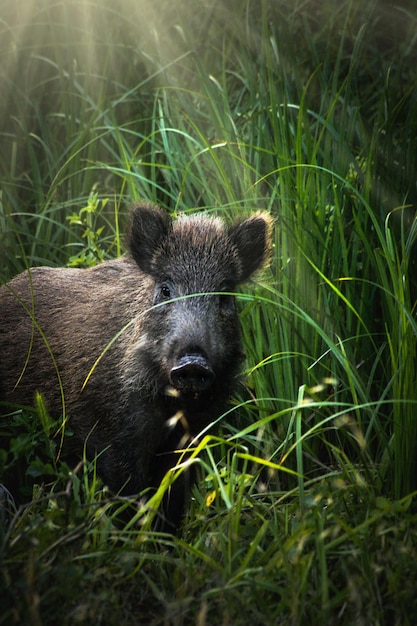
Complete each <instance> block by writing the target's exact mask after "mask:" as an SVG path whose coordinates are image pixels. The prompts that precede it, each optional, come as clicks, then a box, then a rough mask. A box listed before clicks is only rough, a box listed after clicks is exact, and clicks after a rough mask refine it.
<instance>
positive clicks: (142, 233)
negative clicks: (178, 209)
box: [127, 204, 172, 274]
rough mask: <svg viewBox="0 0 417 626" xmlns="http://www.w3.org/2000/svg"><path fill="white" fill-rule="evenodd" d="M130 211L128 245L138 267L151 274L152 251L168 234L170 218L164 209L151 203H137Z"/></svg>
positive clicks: (153, 251) (170, 223)
mask: <svg viewBox="0 0 417 626" xmlns="http://www.w3.org/2000/svg"><path fill="white" fill-rule="evenodd" d="M131 211H132V212H131V222H130V228H129V229H128V241H127V243H128V247H129V250H130V253H131V255H132V256H133V258H134V260H135V261H136V263H137V264H138V266H139V267H140V269H141V270H142V271H143V272H146V273H147V274H151V273H152V259H153V256H154V253H155V251H156V249H157V248H158V247H159V246H160V245H161V243H162V241H163V240H164V239H165V237H166V236H167V235H168V233H169V231H170V229H171V226H172V220H171V217H170V215H169V214H168V213H167V212H166V211H164V210H163V209H161V208H159V207H157V206H154V205H151V204H137V205H135V206H133V207H132V210H131Z"/></svg>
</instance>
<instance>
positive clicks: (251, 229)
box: [229, 211, 273, 283]
mask: <svg viewBox="0 0 417 626" xmlns="http://www.w3.org/2000/svg"><path fill="white" fill-rule="evenodd" d="M272 227H273V219H272V217H271V215H270V214H269V213H266V212H265V211H262V212H259V213H254V214H253V215H251V217H249V218H248V219H247V220H245V221H244V222H241V223H240V224H237V225H235V226H234V227H233V228H232V229H231V231H229V237H230V240H231V242H232V244H233V245H234V246H235V248H236V250H237V254H238V258H239V261H240V272H239V276H238V282H240V283H242V282H244V281H245V280H248V279H249V278H250V276H251V275H252V274H253V272H255V271H256V270H258V269H260V268H261V267H264V266H265V265H267V264H268V262H269V261H270V256H271V250H272Z"/></svg>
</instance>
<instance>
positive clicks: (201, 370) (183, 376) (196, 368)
mask: <svg viewBox="0 0 417 626" xmlns="http://www.w3.org/2000/svg"><path fill="white" fill-rule="evenodd" d="M169 378H170V381H171V384H172V385H173V386H174V387H175V389H177V390H178V391H179V392H181V393H182V394H185V395H194V396H197V395H198V394H199V393H201V392H202V391H206V390H207V389H209V388H210V387H211V386H212V384H213V382H214V379H215V378H216V375H215V373H214V372H213V370H212V369H211V367H210V366H209V364H208V362H207V359H206V358H205V357H204V356H202V355H201V354H186V355H184V356H182V357H181V358H180V359H178V361H177V363H176V365H175V366H174V367H173V368H172V369H171V371H170V374H169Z"/></svg>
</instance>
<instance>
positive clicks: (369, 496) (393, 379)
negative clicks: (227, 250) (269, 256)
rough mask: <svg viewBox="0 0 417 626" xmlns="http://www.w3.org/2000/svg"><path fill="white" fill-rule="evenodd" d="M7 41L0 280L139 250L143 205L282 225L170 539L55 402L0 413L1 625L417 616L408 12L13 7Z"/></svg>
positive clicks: (256, 2) (298, 5)
mask: <svg viewBox="0 0 417 626" xmlns="http://www.w3.org/2000/svg"><path fill="white" fill-rule="evenodd" d="M0 33H1V36H0V85H1V94H2V97H1V99H0V111H1V115H0V136H1V151H0V185H1V191H0V193H1V195H0V255H1V259H0V282H5V281H6V280H8V279H9V278H10V277H12V276H13V275H14V274H16V273H18V272H19V271H22V270H24V269H25V268H26V267H28V266H33V265H56V266H59V265H72V266H88V265H91V264H93V263H96V262H98V261H100V260H102V259H105V258H109V257H112V256H116V255H119V254H121V253H122V251H123V249H124V248H123V238H122V236H121V233H122V232H123V225H124V222H125V217H126V214H127V209H128V206H129V203H130V202H132V201H133V200H135V199H138V198H141V199H142V198H145V199H147V200H150V201H154V202H157V203H158V204H160V205H161V206H163V207H165V208H166V209H167V210H169V211H171V212H173V213H177V212H180V211H189V210H190V211H195V210H205V211H212V210H214V211H216V212H218V213H219V214H222V215H223V216H224V217H226V219H233V217H234V216H236V215H237V214H239V213H241V212H243V211H245V212H246V211H248V212H249V211H251V210H253V209H258V208H261V209H266V210H268V211H270V212H271V213H272V214H273V215H274V216H275V218H276V235H275V237H276V239H275V250H274V259H273V263H272V266H271V268H270V270H268V271H266V272H264V274H263V275H262V276H259V280H258V281H257V282H256V284H254V285H253V286H252V287H251V288H248V289H245V291H244V292H242V293H241V294H240V308H241V321H242V328H243V335H244V343H245V350H246V354H247V363H246V388H245V389H244V388H243V387H242V393H241V395H240V397H237V398H235V400H234V404H233V406H232V407H231V409H230V412H228V414H227V415H225V417H224V420H223V425H222V431H221V434H220V436H219V437H216V438H213V437H211V438H210V437H208V438H203V440H202V442H201V446H199V447H198V449H196V450H194V451H192V456H193V458H194V459H195V462H196V464H197V466H198V472H199V480H198V483H197V484H196V486H195V487H194V489H193V492H192V500H191V503H190V510H189V513H188V515H187V517H186V519H185V520H184V523H183V526H182V529H181V532H180V534H179V536H178V537H176V538H173V537H171V536H169V535H163V534H158V533H156V532H153V531H152V530H151V529H150V526H149V523H148V520H147V519H145V522H144V523H143V524H142V525H141V524H139V523H138V524H135V523H132V524H130V525H128V526H127V527H126V528H123V527H122V528H121V527H120V526H118V525H116V524H115V523H114V519H115V516H116V515H117V511H118V509H120V507H123V503H121V502H117V500H114V499H112V498H110V497H109V494H108V493H107V492H106V490H105V489H104V488H103V486H102V484H101V483H100V481H99V480H97V478H96V475H95V471H94V464H88V463H84V464H83V465H80V466H79V467H78V468H77V470H76V471H72V469H69V468H68V467H67V466H66V465H65V463H64V462H62V461H61V460H60V458H59V454H58V452H59V447H58V446H57V444H56V443H54V442H52V443H51V439H50V436H49V435H50V434H51V433H54V432H55V431H56V429H57V428H58V427H59V424H58V425H57V424H54V423H51V420H50V419H49V417H48V415H47V413H46V411H45V409H44V407H43V404H42V401H41V399H39V400H38V405H37V408H36V410H35V411H34V412H28V411H21V410H20V411H16V410H12V408H10V410H9V412H8V415H7V417H6V418H2V422H1V425H0V437H1V441H0V471H1V472H4V471H9V472H10V471H11V470H12V471H15V472H17V471H18V467H20V466H21V462H22V461H25V466H26V473H24V474H22V475H21V477H20V482H21V490H22V493H26V495H27V496H29V503H28V504H27V505H22V506H21V507H20V508H19V509H18V511H17V513H16V514H15V515H14V516H12V518H11V520H10V522H9V523H8V524H3V527H2V530H1V536H0V541H1V543H0V545H1V547H0V550H1V552H0V558H1V573H0V577H1V578H0V581H1V582H0V590H1V598H2V603H1V609H0V624H22V623H27V624H35V625H38V624H39V625H40V624H56V623H57V620H58V619H59V620H60V622H61V623H62V624H67V623H68V624H84V623H85V624H91V623H94V624H120V623H132V624H155V625H156V624H175V625H181V624H199V625H204V624H234V625H235V624H248V623H252V624H294V625H295V624H333V623H337V624H346V625H348V624H349V625H351V624H358V625H360V624H364V625H365V624H366V625H367V624H390V625H391V624H401V625H403V624H404V625H406V624H410V625H411V624H415V623H416V621H417V596H416V593H415V580H416V578H417V528H416V521H417V510H416V502H415V500H416V490H417V420H416V417H415V414H416V403H417V385H416V379H417V365H416V342H417V339H416V332H417V323H416V316H415V301H416V294H417V281H416V278H415V275H416V262H415V253H416V250H415V240H416V234H417V222H416V218H415V205H416V199H417V198H416V195H417V189H416V171H417V150H416V146H417V78H416V73H415V67H416V62H417V43H416V33H417V10H416V8H415V7H414V3H413V2H412V1H409V2H406V1H405V0H398V2H397V3H391V2H384V1H383V0H365V1H363V2H359V0H340V1H339V2H337V3H336V2H334V1H332V0H322V1H321V2H316V1H315V0H275V1H273V0H227V1H226V0H218V1H215V0H207V2H204V3H203V2H197V1H196V0H159V2H154V3H151V2H146V1H145V0H142V1H141V2H133V0H132V1H131V0H111V1H110V0H103V1H101V2H93V1H92V0H90V1H89V0H73V1H69V0H56V1H54V2H52V0H41V1H40V2H37V3H31V2H23V0H18V1H17V2H11V1H3V3H2V7H1V9H0ZM75 305H76V303H74V306H75ZM0 323H1V320H0ZM0 358H1V355H0ZM41 477H42V479H41ZM161 489H164V485H163V486H162V487H161ZM137 517H138V518H140V519H139V521H142V522H143V519H144V518H143V510H140V509H139V511H138V515H137Z"/></svg>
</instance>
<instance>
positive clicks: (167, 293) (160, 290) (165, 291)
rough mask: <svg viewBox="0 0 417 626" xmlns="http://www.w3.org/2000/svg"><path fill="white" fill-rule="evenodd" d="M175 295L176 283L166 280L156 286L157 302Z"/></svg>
mask: <svg viewBox="0 0 417 626" xmlns="http://www.w3.org/2000/svg"><path fill="white" fill-rule="evenodd" d="M173 297H174V285H173V284H172V283H171V282H170V281H169V280H165V281H164V282H163V283H161V284H160V285H158V286H157V287H156V291H155V304H157V303H158V302H164V300H171V298H173Z"/></svg>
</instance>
